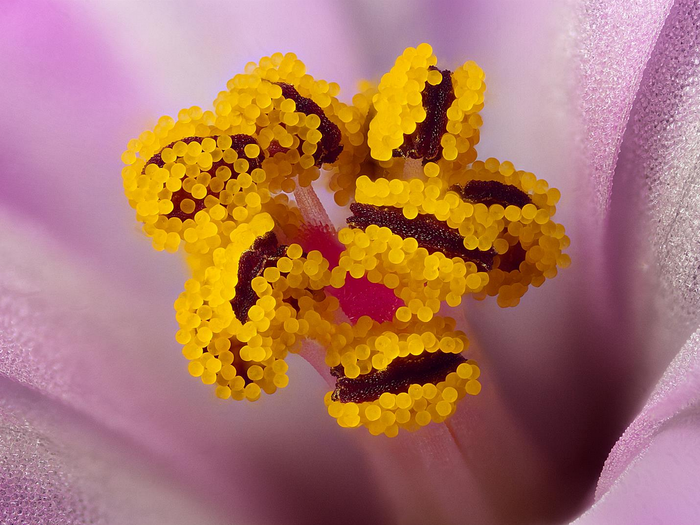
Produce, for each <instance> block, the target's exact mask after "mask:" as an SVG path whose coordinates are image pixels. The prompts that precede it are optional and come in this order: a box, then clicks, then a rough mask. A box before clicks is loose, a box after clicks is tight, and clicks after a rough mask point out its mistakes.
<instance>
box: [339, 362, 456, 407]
mask: <svg viewBox="0 0 700 525" xmlns="http://www.w3.org/2000/svg"><path fill="white" fill-rule="evenodd" d="M464 362H466V359H465V358H464V357H462V355H461V354H445V353H443V352H435V353H433V354H430V353H424V354H420V355H418V356H408V357H404V358H401V359H396V360H394V361H392V362H391V364H390V365H389V366H388V367H387V368H386V369H384V370H372V371H371V372H369V373H367V374H364V375H361V376H359V377H357V378H354V379H351V378H348V377H346V376H345V374H344V372H343V369H342V367H340V366H337V367H335V368H332V369H331V375H333V376H334V377H337V378H338V379H337V380H336V383H335V390H334V391H333V395H332V396H331V399H332V400H333V401H340V402H341V403H348V402H353V403H364V402H366V401H375V400H377V399H379V396H381V395H382V394H383V393H384V392H389V393H390V394H400V393H401V392H408V387H409V386H410V385H412V384H419V385H424V384H427V383H439V382H440V381H444V380H445V378H446V377H447V374H449V373H450V372H454V371H455V370H457V367H458V366H459V365H460V364H461V363H464Z"/></svg>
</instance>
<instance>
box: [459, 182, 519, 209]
mask: <svg viewBox="0 0 700 525" xmlns="http://www.w3.org/2000/svg"><path fill="white" fill-rule="evenodd" d="M450 189H451V190H452V191H454V192H455V193H457V194H458V195H459V196H460V197H462V200H464V201H468V202H473V203H481V204H485V205H486V206H491V205H492V204H500V205H501V206H503V207H504V208H505V207H506V206H518V207H519V208H522V207H523V206H525V205H526V204H530V203H531V202H532V199H530V196H529V195H528V194H527V193H525V192H524V191H522V190H519V189H518V188H516V187H515V186H512V185H510V184H503V183H502V182H498V181H496V180H470V181H469V182H467V183H466V184H465V185H464V186H459V185H455V186H452V187H451V188H450Z"/></svg>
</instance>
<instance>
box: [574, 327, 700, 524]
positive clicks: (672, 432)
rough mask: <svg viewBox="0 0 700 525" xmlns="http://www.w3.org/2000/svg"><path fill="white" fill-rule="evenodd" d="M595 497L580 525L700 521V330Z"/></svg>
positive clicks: (622, 444) (615, 454)
mask: <svg viewBox="0 0 700 525" xmlns="http://www.w3.org/2000/svg"><path fill="white" fill-rule="evenodd" d="M596 499H597V502H596V504H595V505H594V506H593V507H592V508H591V509H590V510H589V511H588V512H586V514H584V515H583V516H582V517H581V518H580V519H579V520H577V521H576V522H575V523H576V524H577V525H588V524H603V525H606V524H613V523H639V524H642V525H645V524H652V523H697V522H698V521H699V520H700V503H699V502H700V331H698V332H696V333H695V334H694V335H693V336H692V337H691V338H690V339H689V340H688V342H687V343H686V345H685V346H684V348H683V349H682V350H681V352H680V353H679V354H678V356H677V357H676V358H675V359H674V360H673V362H672V363H671V365H670V367H669V368H668V370H667V371H666V373H665V374H664V376H663V377H662V379H661V381H660V382H659V384H658V385H657V387H656V389H655V390H654V392H653V394H652V395H651V397H650V398H649V401H648V402H647V404H646V405H645V406H644V408H643V409H642V411H641V413H640V414H639V416H638V417H637V418H636V419H635V420H634V422H633V423H632V424H631V425H630V426H629V428H628V429H627V431H626V432H625V433H624V434H623V436H622V437H621V438H620V440H619V441H618V442H617V444H616V445H615V447H614V448H613V450H612V452H611V453H610V456H609V457H608V460H607V461H606V463H605V468H604V469H603V473H602V475H601V478H600V481H599V482H598V488H597V491H596Z"/></svg>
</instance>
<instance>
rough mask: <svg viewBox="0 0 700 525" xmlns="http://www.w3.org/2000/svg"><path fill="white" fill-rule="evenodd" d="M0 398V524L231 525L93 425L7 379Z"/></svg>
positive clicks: (161, 469)
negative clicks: (197, 524)
mask: <svg viewBox="0 0 700 525" xmlns="http://www.w3.org/2000/svg"><path fill="white" fill-rule="evenodd" d="M0 393H1V394H2V396H1V397H0V523H7V524H13V525H36V524H44V523H47V524H48V523H50V524H57V525H59V524H60V525H62V524H66V525H68V524H87V523H91V524H95V525H109V524H118V523H129V524H133V525H158V524H161V523H169V524H173V525H177V524H182V525H186V524H192V523H202V524H203V525H207V524H215V523H216V524H224V523H236V522H237V521H234V522H232V521H231V520H230V519H224V516H223V515H221V513H220V512H219V514H218V515H217V513H216V511H215V509H216V506H214V505H210V502H207V500H206V498H203V497H201V496H200V495H198V494H197V493H193V492H192V491H188V490H187V487H186V486H183V485H182V483H181V482H180V481H177V480H176V481H173V479H172V477H170V474H172V472H169V470H168V467H167V466H165V467H164V466H162V465H156V464H154V463H155V462H153V461H150V462H144V461H143V458H142V457H141V456H140V455H139V454H137V453H135V447H133V446H132V447H129V446H125V440H124V439H116V438H115V436H114V435H112V434H110V433H109V432H106V431H105V430H104V429H102V428H99V426H97V425H95V423H94V421H91V420H89V419H86V418H85V417H82V416H80V415H79V414H76V413H75V412H74V411H72V410H70V409H69V408H67V407H65V406H63V405H61V404H60V403H57V402H52V401H49V400H48V399H46V398H45V397H43V396H41V395H39V394H37V393H36V392H32V391H31V390H30V389H28V388H26V387H22V386H20V385H19V384H17V383H15V382H12V381H10V380H8V379H6V378H0ZM197 496H200V497H197ZM213 509H214V510H213ZM219 510H220V509H219Z"/></svg>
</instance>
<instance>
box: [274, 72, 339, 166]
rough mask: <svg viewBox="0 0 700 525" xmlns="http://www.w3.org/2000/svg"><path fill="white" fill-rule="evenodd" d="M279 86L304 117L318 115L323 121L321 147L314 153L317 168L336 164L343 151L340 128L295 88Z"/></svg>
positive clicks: (282, 84)
mask: <svg viewBox="0 0 700 525" xmlns="http://www.w3.org/2000/svg"><path fill="white" fill-rule="evenodd" d="M277 85H278V86H280V87H281V88H282V96H283V97H285V98H288V99H291V100H293V101H294V102H295V103H296V106H297V109H298V110H299V111H300V112H302V113H303V114H304V115H316V116H317V117H319V119H320V120H321V122H320V124H319V125H318V130H319V131H320V132H321V140H320V142H319V144H320V146H321V147H320V148H318V149H317V150H316V151H315V152H314V159H315V160H316V166H321V164H325V163H327V164H332V163H333V162H335V161H336V160H337V159H338V155H340V153H341V152H342V151H343V146H342V144H341V143H340V129H338V126H336V125H335V124H333V122H331V121H330V120H329V119H328V117H327V116H326V114H325V113H324V112H323V110H322V109H321V107H320V106H319V105H318V104H316V103H315V102H314V101H313V100H311V99H310V98H307V97H302V96H301V95H300V94H299V92H298V91H297V90H296V89H295V88H294V86H292V85H291V84H286V83H284V82H278V83H277Z"/></svg>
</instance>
